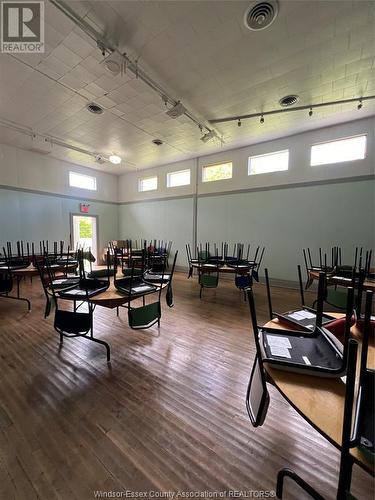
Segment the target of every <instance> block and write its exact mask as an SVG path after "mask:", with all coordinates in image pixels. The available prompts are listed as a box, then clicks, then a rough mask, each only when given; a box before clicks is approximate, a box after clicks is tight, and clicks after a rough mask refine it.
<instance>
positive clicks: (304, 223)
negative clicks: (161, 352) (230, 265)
mask: <svg viewBox="0 0 375 500" xmlns="http://www.w3.org/2000/svg"><path fill="white" fill-rule="evenodd" d="M374 122H375V119H374V117H371V118H367V119H363V120H358V121H353V122H350V123H345V124H341V125H339V126H334V127H327V128H322V129H319V130H314V131H310V132H305V133H302V134H298V135H294V136H290V137H285V138H282V139H278V140H274V141H270V142H264V143H261V144H257V145H252V146H249V147H244V148H240V149H234V150H229V151H222V152H219V153H217V154H214V155H210V156H206V157H201V158H199V159H196V160H189V161H184V162H178V163H174V164H172V165H164V166H162V167H159V168H154V169H150V170H148V171H139V172H133V173H131V174H126V175H123V176H121V177H120V181H119V195H118V196H119V201H120V202H121V201H122V202H124V201H126V202H127V204H126V205H122V206H121V208H120V223H119V224H120V235H119V237H121V238H125V237H127V234H128V231H129V230H130V224H129V223H130V219H129V214H134V213H135V212H136V213H137V214H138V215H137V216H135V217H134V218H133V225H132V227H131V234H132V235H133V234H134V235H136V236H137V237H140V236H142V231H147V233H148V236H147V237H158V234H159V233H158V231H159V228H160V222H159V223H156V222H152V223H151V221H157V220H158V218H164V217H165V214H166V207H167V206H168V204H169V203H171V200H170V198H171V197H176V198H177V199H174V202H177V201H178V197H179V196H183V195H191V196H192V201H191V207H192V209H193V207H194V202H193V196H194V194H195V193H196V195H197V197H198V205H197V240H198V242H199V241H202V242H205V241H211V242H214V241H216V242H221V241H223V240H224V241H230V242H236V241H246V242H250V243H252V244H254V245H257V244H262V245H263V244H264V245H265V246H266V248H267V250H266V256H265V260H264V264H266V265H267V266H268V267H269V268H270V271H271V273H272V276H273V277H274V278H278V279H286V280H287V279H292V280H294V279H295V274H296V267H295V266H296V264H297V263H302V260H301V257H302V248H303V247H306V246H310V247H311V248H316V249H317V248H319V247H323V248H327V249H328V248H329V247H330V246H331V245H340V246H342V247H343V253H344V257H345V256H347V258H350V256H351V255H352V252H353V249H354V246H355V245H363V246H365V247H366V248H370V247H373V246H374V237H375V236H374V227H375V221H374V216H375V206H374V203H375V186H374V176H375V154H374V147H375V145H374ZM363 133H366V134H367V155H366V158H365V159H364V160H359V161H352V162H343V163H337V164H332V165H322V166H316V167H311V166H310V147H311V145H312V144H316V143H319V142H324V141H328V140H334V139H337V138H342V137H348V136H352V135H358V134H363ZM282 149H289V170H288V171H285V172H275V173H271V174H263V175H255V176H248V175H247V159H248V157H249V156H250V155H257V154H262V153H268V152H274V151H279V150H282ZM222 161H232V162H233V178H232V179H228V180H224V181H217V182H209V183H203V182H202V181H201V179H202V166H204V165H207V164H211V163H215V162H222ZM184 168H191V169H192V177H193V179H194V180H193V181H192V183H191V185H190V186H188V187H185V188H167V187H166V175H167V173H168V172H171V171H175V170H182V169H184ZM155 174H156V175H158V179H159V189H158V190H157V191H153V192H152V193H139V192H138V179H139V178H140V177H143V176H147V175H155ZM195 176H197V178H198V183H197V186H195ZM151 199H153V200H154V201H152V203H151V202H150V200H151ZM168 199H169V201H168ZM147 206H148V207H149V208H146V207H147ZM174 208H175V207H173V206H172V205H170V211H171V212H173V210H174ZM148 211H149V214H150V215H149V223H146V224H147V228H145V226H144V224H145V222H144V217H143V216H145V217H146V213H147V212H148ZM151 212H152V217H151ZM140 214H142V216H141V215H140ZM124 217H125V219H124ZM192 219H193V214H190V215H189V216H187V220H192ZM124 220H128V223H126V224H125V223H124V222H123V221H124ZM163 227H164V228H165V229H164V234H163V237H167V238H168V239H174V238H175V237H176V238H178V243H177V244H176V245H175V247H176V248H178V249H179V250H180V251H181V252H182V254H185V251H184V243H185V242H190V243H192V241H193V239H192V238H191V237H190V234H191V233H190V227H189V228H188V231H186V236H185V238H183V237H181V234H180V233H181V228H177V229H176V228H175V226H174V224H173V223H171V224H169V225H167V226H165V225H164V222H163ZM176 231H177V232H178V235H176V236H175V233H176ZM180 242H181V243H180ZM179 260H180V261H181V259H179ZM185 262H186V261H185Z"/></svg>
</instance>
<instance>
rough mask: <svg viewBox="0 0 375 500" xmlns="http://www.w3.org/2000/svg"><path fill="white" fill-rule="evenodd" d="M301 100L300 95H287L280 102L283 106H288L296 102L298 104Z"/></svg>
mask: <svg viewBox="0 0 375 500" xmlns="http://www.w3.org/2000/svg"><path fill="white" fill-rule="evenodd" d="M298 101H299V97H298V95H286V96H285V97H283V98H282V99H280V101H279V104H280V106H282V107H283V108H287V107H288V106H293V105H294V104H297V102H298Z"/></svg>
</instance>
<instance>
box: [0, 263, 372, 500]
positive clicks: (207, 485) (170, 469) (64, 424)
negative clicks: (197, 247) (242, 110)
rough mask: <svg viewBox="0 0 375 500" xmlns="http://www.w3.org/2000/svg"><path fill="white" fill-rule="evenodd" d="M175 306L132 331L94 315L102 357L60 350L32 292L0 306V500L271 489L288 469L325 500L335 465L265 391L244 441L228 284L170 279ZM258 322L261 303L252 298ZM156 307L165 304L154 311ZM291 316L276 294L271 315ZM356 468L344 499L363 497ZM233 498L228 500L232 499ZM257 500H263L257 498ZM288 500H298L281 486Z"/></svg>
mask: <svg viewBox="0 0 375 500" xmlns="http://www.w3.org/2000/svg"><path fill="white" fill-rule="evenodd" d="M174 288H175V307H174V308H173V309H169V308H168V307H166V306H165V304H163V317H162V326H161V328H160V334H159V335H158V330H157V328H152V329H150V330H145V331H133V330H131V329H130V328H129V327H128V326H127V316H126V310H121V312H120V317H116V313H115V310H108V309H104V308H99V307H98V308H97V309H96V311H95V332H96V335H97V337H98V338H103V339H105V340H106V341H107V342H109V343H110V344H111V346H112V363H111V366H108V365H107V363H106V358H105V350H104V348H103V347H102V346H100V345H97V344H93V343H91V342H87V341H85V340H82V339H73V340H69V339H67V340H65V342H64V346H63V348H62V349H61V350H59V348H58V346H59V343H58V336H57V334H56V333H55V332H54V330H53V327H52V318H49V319H48V320H44V319H43V309H44V297H43V294H42V289H41V286H40V283H39V281H38V280H36V279H34V282H33V284H32V285H31V284H30V283H23V284H22V289H23V293H24V294H25V295H26V296H29V297H30V298H31V299H32V311H31V313H27V312H26V307H25V304H23V303H18V302H15V301H10V300H4V299H0V356H1V365H0V367H1V373H0V499H4V500H11V499H13V498H16V499H22V500H25V499H27V500H32V499H34V498H41V499H47V500H53V499H55V498H60V499H64V500H65V499H67V500H73V499H79V500H83V499H92V498H95V497H98V495H96V496H95V492H96V491H102V492H105V491H109V490H111V491H117V492H120V491H126V490H131V491H145V492H148V491H153V490H158V491H159V490H160V491H178V490H179V491H184V492H185V491H187V492H192V491H200V492H201V491H206V490H207V491H209V492H213V491H218V492H223V491H227V492H229V491H230V490H236V491H244V492H245V494H246V495H247V496H248V497H249V495H250V494H249V493H248V492H247V491H248V490H266V491H273V490H274V489H275V483H276V473H277V471H278V469H280V468H281V467H284V466H290V467H292V468H294V469H295V470H296V471H297V472H299V473H301V474H302V476H303V477H304V478H305V479H306V480H308V481H309V482H310V483H311V484H313V485H314V486H315V487H316V488H317V489H318V490H319V491H320V493H322V494H323V495H325V496H326V497H327V499H334V497H335V488H336V482H337V477H338V466H339V453H338V451H337V450H336V449H335V448H334V447H333V446H332V445H330V444H329V443H327V442H326V441H325V440H324V439H323V438H322V437H320V435H319V434H318V433H317V432H316V431H314V430H313V429H312V428H311V427H310V426H309V425H308V424H307V423H305V422H304V421H303V419H302V418H301V417H300V416H299V415H297V413H296V412H295V411H294V410H293V409H292V408H290V407H289V406H288V404H287V403H286V402H285V401H283V399H282V398H281V396H280V395H279V394H278V393H277V391H276V390H275V389H274V388H272V387H271V388H270V396H271V403H270V408H269V412H268V416H267V419H266V422H265V425H264V426H263V427H261V428H257V429H254V428H253V427H252V426H251V424H250V421H249V419H248V417H247V414H246V410H245V403H244V399H245V392H246V386H247V382H248V377H249V373H250V368H251V363H252V359H253V355H254V343H253V340H252V334H251V330H250V323H249V314H248V310H247V304H245V303H244V302H243V299H242V298H241V296H240V294H239V292H238V291H237V290H236V289H235V288H234V286H233V283H232V282H231V281H222V282H221V283H220V287H219V289H217V290H204V293H203V299H202V300H201V301H200V300H199V290H198V286H197V283H196V281H195V280H189V281H188V280H187V279H186V275H183V274H179V273H177V276H176V280H175V287H174ZM255 293H256V298H257V304H258V311H259V318H258V319H259V322H262V321H266V319H267V315H266V301H265V291H264V287H263V286H262V285H256V286H255ZM163 302H164V301H163ZM295 304H298V295H297V292H296V291H291V290H285V289H275V293H274V307H275V309H276V310H282V309H284V310H285V309H287V308H290V307H291V306H293V305H295ZM372 488H373V483H372V481H371V479H370V478H369V476H367V474H365V473H364V472H363V471H361V470H360V469H358V467H354V474H353V488H352V491H353V493H354V494H355V495H356V496H357V498H359V499H366V498H368V499H370V498H372ZM228 496H229V493H228ZM258 498H259V496H258ZM286 498H295V499H303V498H307V497H306V496H304V494H303V493H302V492H301V491H300V490H298V489H297V488H296V487H292V486H290V483H288V485H287V488H286Z"/></svg>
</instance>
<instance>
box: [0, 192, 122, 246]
mask: <svg viewBox="0 0 375 500" xmlns="http://www.w3.org/2000/svg"><path fill="white" fill-rule="evenodd" d="M82 201H85V200H79V199H70V198H64V197H61V196H58V195H45V194H36V193H32V192H24V191H15V190H10V189H0V244H1V247H2V246H3V244H4V243H5V242H6V241H11V242H16V241H17V240H23V241H35V242H38V241H40V240H43V239H44V240H46V239H48V240H49V241H59V240H61V239H64V240H65V241H66V243H68V242H69V234H70V213H78V212H79V203H80V202H82ZM89 203H90V215H98V217H99V222H98V231H99V247H100V249H102V248H103V247H104V246H106V245H107V244H108V241H109V240H113V239H116V238H117V236H118V206H117V205H115V204H110V203H102V202H94V201H90V202H89Z"/></svg>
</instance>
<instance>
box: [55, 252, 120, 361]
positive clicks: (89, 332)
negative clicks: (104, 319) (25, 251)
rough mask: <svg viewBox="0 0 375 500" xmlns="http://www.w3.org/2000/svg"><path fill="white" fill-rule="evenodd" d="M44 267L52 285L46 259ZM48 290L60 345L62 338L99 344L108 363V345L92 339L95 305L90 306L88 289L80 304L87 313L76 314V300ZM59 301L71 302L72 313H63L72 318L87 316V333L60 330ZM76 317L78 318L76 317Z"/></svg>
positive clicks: (109, 357) (102, 341) (109, 356)
mask: <svg viewBox="0 0 375 500" xmlns="http://www.w3.org/2000/svg"><path fill="white" fill-rule="evenodd" d="M46 267H47V272H48V274H49V279H50V283H52V281H53V274H52V273H51V270H50V267H49V261H48V257H47V258H46ZM50 290H51V292H52V296H53V301H54V303H55V306H56V307H55V320H54V329H55V330H56V332H57V333H58V334H59V335H60V345H62V343H63V339H64V337H67V338H74V337H79V338H83V339H86V340H90V341H91V342H95V343H97V344H100V345H103V346H104V347H105V349H106V354H107V362H110V360H111V348H110V345H109V344H108V343H107V342H105V341H104V340H100V339H97V338H95V337H94V325H93V316H94V314H93V313H94V310H95V305H93V304H92V302H91V301H90V298H89V295H88V289H86V297H85V298H84V299H83V300H81V301H80V302H81V304H82V303H86V304H87V307H88V312H87V313H82V312H80V313H78V312H77V307H76V300H75V299H68V298H66V297H60V296H58V295H57V294H56V291H55V288H54V287H53V286H50ZM59 300H70V301H71V302H73V311H65V312H67V313H70V314H71V315H72V317H73V315H74V314H76V315H82V314H87V315H89V326H90V327H89V329H88V330H87V331H82V332H78V331H77V332H74V333H72V332H66V331H64V330H63V328H60V327H59V326H58V324H57V317H58V312H59V311H61V310H60V309H59V305H58V304H59ZM77 317H78V316H77Z"/></svg>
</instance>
